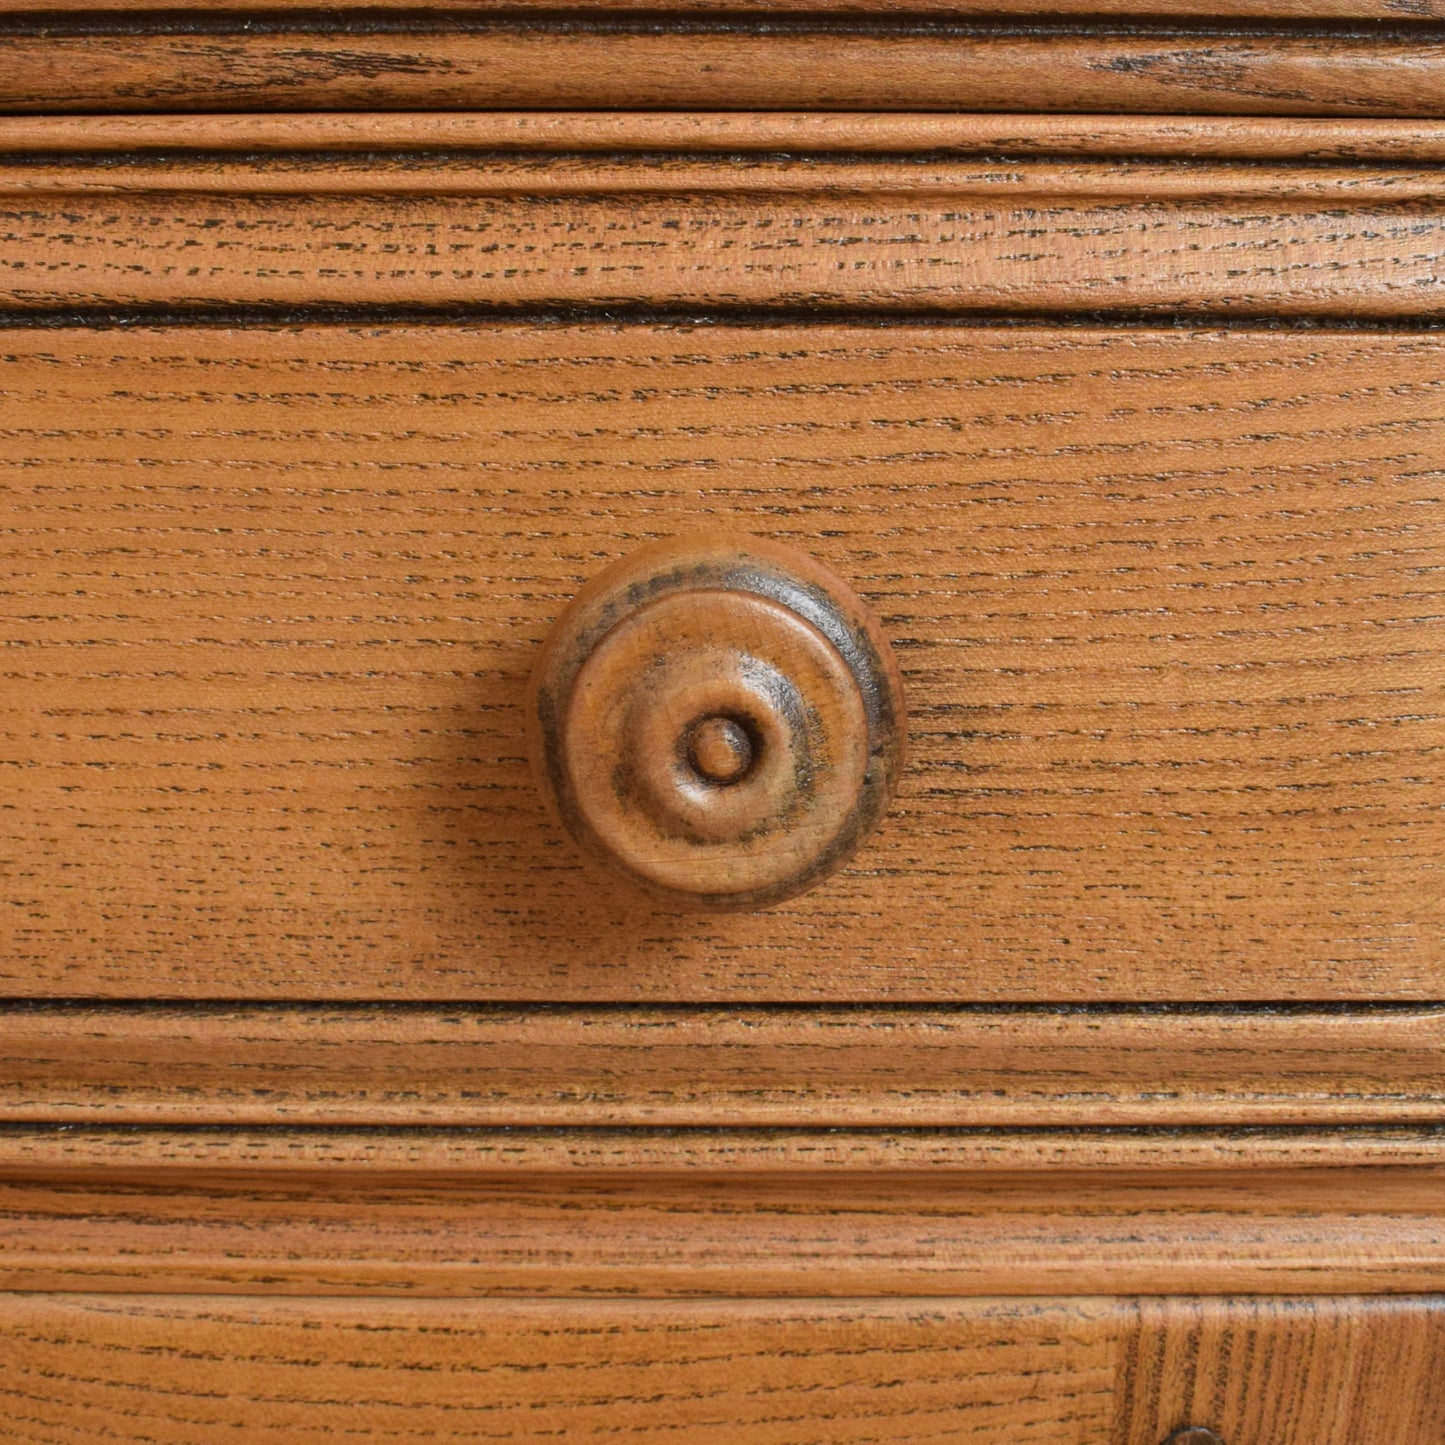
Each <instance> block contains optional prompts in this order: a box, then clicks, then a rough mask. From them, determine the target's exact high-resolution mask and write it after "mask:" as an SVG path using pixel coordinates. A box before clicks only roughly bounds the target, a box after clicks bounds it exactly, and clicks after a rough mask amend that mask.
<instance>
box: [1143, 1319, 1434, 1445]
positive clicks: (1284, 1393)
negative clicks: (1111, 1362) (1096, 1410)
mask: <svg viewBox="0 0 1445 1445" xmlns="http://www.w3.org/2000/svg"><path fill="white" fill-rule="evenodd" d="M1132 1310H1133V1311H1134V1312H1135V1313H1134V1322H1133V1325H1132V1328H1131V1329H1130V1331H1129V1334H1128V1338H1127V1342H1126V1343H1125V1344H1124V1347H1123V1351H1122V1354H1123V1368H1122V1371H1121V1376H1122V1378H1121V1388H1120V1394H1119V1414H1118V1416H1117V1417H1116V1425H1115V1429H1116V1432H1117V1438H1118V1439H1121V1440H1127V1441H1136V1440H1137V1441H1139V1442H1141V1445H1142V1442H1147V1441H1151V1440H1156V1439H1158V1438H1159V1437H1160V1436H1161V1435H1162V1433H1163V1432H1164V1431H1165V1430H1168V1429H1171V1428H1174V1427H1176V1426H1178V1425H1180V1424H1183V1423H1185V1422H1206V1423H1207V1424H1209V1425H1210V1426H1212V1427H1213V1428H1214V1429H1215V1430H1216V1431H1217V1432H1218V1434H1219V1436H1220V1437H1221V1438H1222V1439H1223V1440H1225V1441H1227V1442H1241V1445H1242V1442H1249V1441H1274V1440H1279V1441H1295V1440H1300V1441H1309V1442H1310V1445H1392V1442H1394V1441H1397V1440H1398V1441H1415V1442H1419V1445H1428V1442H1431V1441H1434V1440H1438V1439H1439V1438H1440V1431H1441V1427H1442V1424H1445V1370H1442V1369H1441V1367H1440V1361H1441V1350H1442V1346H1445V1299H1440V1298H1436V1299H1431V1300H1429V1301H1419V1300H1409V1301H1407V1300H1386V1299H1356V1300H1288V1301H1286V1300H1219V1299H1200V1300H1171V1301H1167V1302H1166V1301H1164V1300H1152V1299H1141V1300H1138V1301H1136V1302H1133V1304H1132ZM1305 1381H1308V1384H1305V1383H1304V1382H1305Z"/></svg>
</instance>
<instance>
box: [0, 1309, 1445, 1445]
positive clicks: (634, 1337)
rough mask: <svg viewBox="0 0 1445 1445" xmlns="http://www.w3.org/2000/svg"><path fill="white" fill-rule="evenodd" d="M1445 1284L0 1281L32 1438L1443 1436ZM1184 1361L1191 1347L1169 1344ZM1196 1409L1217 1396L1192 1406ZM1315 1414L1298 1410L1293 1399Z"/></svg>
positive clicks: (1415, 1444) (1089, 1441) (1077, 1442)
mask: <svg viewBox="0 0 1445 1445" xmlns="http://www.w3.org/2000/svg"><path fill="white" fill-rule="evenodd" d="M1442 1344H1445V1308H1442V1301H1441V1300H1440V1299H1439V1298H1438V1297H1432V1296H1424V1297H1413V1298H1402V1299H1396V1300H1381V1299H1368V1298H1363V1299H1362V1298H1353V1299H1352V1298H1340V1299H1330V1300H1315V1299H1310V1300H1290V1299H1277V1300H1257V1299H1221V1300H1210V1301H1205V1302H1197V1301H1187V1300H1179V1299H1170V1300H1153V1299H1149V1300H1131V1299H1124V1300H1117V1301H1113V1300H1102V1299H1092V1298H1072V1299H1071V1298H1058V1299H1047V1300H1036V1301H1034V1300H1005V1299H979V1300H898V1301H889V1302H882V1301H859V1302H847V1303H844V1302H836V1303H834V1302H827V1301H819V1300H808V1301H801V1302H798V1303H794V1304H774V1303H768V1302H764V1301H756V1300H740V1301H736V1302H732V1301H729V1302H713V1303H689V1302H682V1301H671V1302H661V1301H641V1302H635V1303H631V1304H628V1305H626V1306H620V1305H618V1304H615V1303H608V1302H604V1301H581V1300H569V1301H560V1302H542V1301H516V1302H509V1303H502V1302H489V1303H479V1302H467V1301H441V1300H417V1301H397V1300H366V1301H349V1300H284V1299H268V1300H265V1301H260V1300H254V1299H249V1300H226V1299H215V1298H211V1299H197V1298H194V1297H191V1298H188V1297H185V1296H172V1297H169V1298H166V1297H160V1298H157V1297H137V1296H123V1295H122V1296H95V1295H90V1296H86V1295H68V1296H66V1295H49V1296H47V1295H33V1296H17V1295H10V1296H6V1297H3V1298H0V1351H3V1353H4V1356H5V1359H6V1366H7V1368H6V1370H5V1371H4V1373H3V1375H0V1404H3V1408H4V1410H5V1414H6V1422H7V1438H8V1439H10V1440H11V1441H13V1442H15V1445H62V1442H67V1445H68V1442H70V1441H73V1440H75V1439H78V1438H88V1437H93V1436H94V1435H96V1434H97V1433H100V1432H102V1431H103V1433H104V1437H105V1438H106V1439H108V1440H113V1441H117V1442H131V1445H142V1442H144V1445H157V1442H164V1445H211V1442H213V1441H214V1440H216V1439H217V1438H227V1437H231V1436H235V1437H237V1438H240V1437H241V1436H243V1435H244V1438H245V1439H246V1440H247V1441H248V1442H251V1441H254V1442H256V1445H307V1442H312V1441H315V1442H321V1441H332V1440H335V1439H337V1438H344V1437H348V1436H361V1437H363V1438H378V1437H380V1438H385V1439H388V1440H395V1441H399V1442H406V1441H420V1440H437V1439H448V1440H461V1439H466V1440H477V1441H485V1440H509V1441H518V1440H522V1441H534V1440H550V1439H554V1438H556V1437H558V1436H564V1437H565V1438H567V1439H569V1440H572V1439H575V1440H597V1441H602V1440H614V1439H616V1438H617V1437H618V1434H619V1433H622V1432H625V1434H626V1435H627V1437H628V1438H629V1439H637V1440H644V1441H651V1440H674V1439H677V1438H680V1435H681V1434H682V1433H684V1432H685V1437H686V1438H687V1440H689V1441H699V1442H705V1445H725V1442H730V1441H737V1440H741V1441H746V1442H748V1445H844V1442H856V1445H863V1442H869V1441H877V1440H880V1439H886V1440H889V1441H907V1442H920V1445H921V1442H944V1441H946V1442H949V1445H1158V1442H1159V1440H1160V1439H1161V1438H1162V1434H1163V1429H1167V1428H1168V1425H1167V1423H1166V1424H1165V1425H1164V1426H1163V1428H1162V1429H1161V1426H1160V1422H1161V1421H1163V1422H1170V1421H1176V1420H1178V1419H1181V1418H1192V1419H1198V1418H1206V1419H1214V1420H1216V1421H1218V1422H1219V1424H1220V1426H1221V1429H1222V1430H1224V1431H1225V1432H1227V1433H1225V1435H1224V1438H1225V1439H1226V1440H1227V1441H1229V1442H1232V1445H1252V1442H1259V1441H1275V1440H1280V1441H1284V1440H1288V1441H1290V1442H1294V1441H1308V1442H1310V1445H1436V1442H1437V1441H1438V1439H1439V1433H1438V1425H1439V1421H1440V1419H1441V1413H1440V1411H1441V1409H1442V1406H1445V1401H1442V1398H1441V1394H1440V1378H1441V1376H1440V1371H1439V1369H1438V1361H1439V1356H1440V1350H1441V1346H1442ZM1165 1361H1167V1362H1168V1367H1169V1368H1168V1373H1167V1374H1164V1373H1163V1372H1162V1371H1161V1370H1160V1368H1159V1367H1160V1365H1162V1364H1163V1363H1164V1362H1165ZM1186 1410H1193V1411H1195V1412H1197V1413H1196V1414H1195V1415H1192V1416H1189V1415H1185V1414H1183V1413H1182V1412H1183V1411H1186ZM1295 1425H1298V1426H1300V1427H1306V1428H1302V1429H1301V1430H1300V1431H1299V1432H1298V1433H1284V1434H1276V1433H1273V1432H1274V1431H1276V1430H1278V1429H1279V1428H1280V1427H1281V1426H1283V1427H1284V1429H1286V1430H1289V1429H1290V1428H1291V1427H1293V1426H1295Z"/></svg>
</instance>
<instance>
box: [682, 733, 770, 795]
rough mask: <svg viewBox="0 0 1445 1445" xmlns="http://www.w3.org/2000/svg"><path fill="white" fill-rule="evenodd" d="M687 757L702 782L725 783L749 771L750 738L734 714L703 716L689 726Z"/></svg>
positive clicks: (741, 776)
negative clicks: (690, 727)
mask: <svg viewBox="0 0 1445 1445" xmlns="http://www.w3.org/2000/svg"><path fill="white" fill-rule="evenodd" d="M687 760H688V762H689V763H691V764H692V767H693V771H694V772H696V773H697V775H698V776H699V777H700V778H702V779H703V780H704V781H705V782H709V783H713V784H716V785H717V786H718V787H726V786H727V785H728V784H729V783H736V782H739V781H740V780H741V779H743V778H745V777H746V776H747V775H748V774H749V773H750V772H751V771H752V767H753V761H754V758H753V740H752V738H751V737H749V736H748V730H747V729H746V728H745V727H744V726H743V725H742V724H741V723H740V722H738V721H737V719H736V718H730V717H705V718H703V719H702V720H701V721H700V722H698V723H696V724H694V726H693V728H692V731H691V734H690V736H689V738H688V744H687Z"/></svg>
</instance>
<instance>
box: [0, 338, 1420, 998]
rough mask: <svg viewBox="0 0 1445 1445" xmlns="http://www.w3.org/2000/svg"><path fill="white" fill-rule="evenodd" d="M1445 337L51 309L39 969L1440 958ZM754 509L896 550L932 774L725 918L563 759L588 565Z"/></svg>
mask: <svg viewBox="0 0 1445 1445" xmlns="http://www.w3.org/2000/svg"><path fill="white" fill-rule="evenodd" d="M1442 357H1445V342H1442V341H1441V340H1440V339H1439V338H1437V337H1436V336H1434V335H1433V334H1430V333H1425V332H1414V333H1412V332H1405V333H1399V334H1391V333H1369V332H1329V331H1316V330H1309V331H1288V330H1285V331H1265V330H1254V331H1251V330H1217V329H1216V330H1208V329H1203V330H1194V331H1187V332H1176V331H1171V330H1164V329H1149V328H1133V329H1120V328H1113V329H1109V328H1089V327H1079V328H1073V327H1069V328H1058V329H1055V328H1050V327H1048V326H1032V327H1001V328H991V327H988V326H974V325H966V324H964V325H960V324H954V325H942V324H938V325H928V326H922V325H916V324H912V325H910V324H902V323H898V324H892V325H889V326H886V327H858V326H848V325H844V324H838V325H823V324H807V325H788V326H784V325H756V326H738V325H725V324H718V325H686V324H678V325H640V324H637V325H622V324H601V323H594V324H576V325H560V324H540V325H539V324H529V323H525V322H496V323H491V324H477V325H470V326H458V325H428V326H395V325H394V326H382V327H376V326H358V325H344V324H334V325H315V324H313V325H304V326H294V327H275V326H273V327H251V328H238V327H221V326H198V325H172V326H168V327H157V328H143V329H136V330H126V329H114V328H112V329H105V328H101V329H80V328H73V329H59V330H57V329H54V328H52V327H49V326H33V327H32V326H17V327H14V328H12V329H11V330H9V331H8V332H7V333H6V338H5V347H4V355H3V358H0V389H3V393H4V396H5V398H6V406H7V414H8V415H9V416H10V418H11V421H10V423H9V431H8V439H7V442H6V456H7V461H8V466H7V475H6V478H5V482H4V491H3V494H0V524H3V549H4V556H5V567H6V571H7V574H8V577H9V582H8V585H7V588H6V596H5V599H4V612H5V624H4V627H5V634H6V637H7V639H8V640H9V642H10V647H9V650H8V654H7V655H8V658H9V661H8V663H7V668H6V673H7V679H6V688H5V692H4V696H3V699H0V729H3V743H0V763H3V766H4V768H5V772H6V776H7V782H6V793H5V800H4V805H3V815H0V816H3V836H0V867H3V869H4V871H5V873H6V875H7V878H8V879H9V880H10V883H9V894H10V896H9V898H8V900H7V901H8V905H9V906H8V907H7V908H6V910H5V913H4V915H3V924H0V930H3V938H0V955H3V960H4V969H3V980H0V987H3V989H4V991H5V992H6V993H8V994H10V995H12V996H21V997H33V996H37V995H54V996H63V995H81V996H113V997H143V996H155V995H171V996H177V997H197V998H199V997H222V998H235V997H268V996H269V997H276V998H341V997H356V998H398V997H409V998H417V999H426V998H473V999H488V998H494V999H510V1000H522V999H533V1000H546V999H570V1000H578V1001H587V1002H595V1001H600V1000H609V999H611V1000H623V999H644V998H650V999H659V1000H669V999H670V1000H702V999H739V1000H741V999H747V1000H768V999H814V1000H824V999H851V1000H861V999H895V1000H901V999H918V1000H944V999H948V1000H960V999H974V1000H991V999H992V1000H1021V999H1031V998H1046V999H1051V1000H1067V999H1079V1000H1108V999H1132V1000H1145V999H1155V1000H1219V999H1258V998H1275V999H1289V998H1303V999H1330V998H1334V999H1349V998H1368V997H1380V996H1393V997H1396V998H1432V997H1438V996H1440V993H1441V989H1442V983H1445V975H1442V964H1441V959H1440V956H1439V949H1438V943H1439V939H1440V936H1441V925H1442V908H1441V900H1442V892H1441V890H1440V888H1439V886H1438V883H1439V876H1440V873H1439V859H1440V857H1441V856H1442V853H1445V811H1442V808H1441V803H1442V798H1445V775H1442V772H1441V750H1442V745H1445V711H1442V707H1441V703H1442V675H1445V674H1442V666H1441V664H1442V658H1445V647H1442V642H1441V630H1440V626H1439V610H1440V607H1439V597H1440V590H1439V589H1440V582H1439V579H1440V576H1441V575H1442V570H1441V569H1442V565H1445V507H1442V503H1441V491H1440V478H1441V474H1442V463H1445V402H1442V392H1441V386H1440V381H1439V376H1440V373H1441V361H1442ZM719 526H727V527H734V528H741V529H744V530H747V531H751V532H754V533H757V534H761V535H764V536H767V537H770V538H774V539H776V540H779V541H783V542H786V543H788V544H790V545H791V546H793V547H795V548H797V549H799V550H801V551H804V552H806V553H808V554H809V555H811V556H813V557H815V558H817V559H818V560H819V561H821V562H823V563H825V564H826V565H828V566H829V567H831V568H832V569H833V570H834V571H835V572H837V573H838V574H840V575H841V576H842V577H843V578H845V579H847V580H848V581H850V582H851V583H852V584H853V585H854V586H855V587H857V588H858V589H859V590H860V591H861V592H862V593H863V594H864V596H865V597H866V598H867V599H868V601H869V602H870V603H871V604H872V606H873V608H874V610H875V611H876V613H877V614H878V615H879V617H880V618H881V620H882V626H883V629H884V631H885V633H886V634H887V635H888V637H889V639H890V641H891V643H892V646H893V648H894V650H895V652H896V654H897V656H898V658H899V660H900V663H901V666H902V671H903V676H904V686H905V692H906V697H907V703H908V708H909V712H910V724H909V740H908V748H909V758H910V761H909V764H908V767H907V770H906V772H905V774H904V777H903V780H902V785H901V789H900V796H899V798H898V800H897V802H896V803H895V805H894V807H893V810H892V812H891V813H890V815H889V816H888V817H887V818H886V819H885V821H884V823H883V826H882V828H881V830H880V832H879V833H878V834H877V835H875V837H874V838H873V839H872V840H871V841H870V842H869V843H868V844H867V845H866V846H865V847H864V849H863V851H862V852H861V853H860V854H859V855H858V856H857V858H856V859H855V860H854V863H853V864H852V866H851V867H850V868H849V869H847V871H845V872H844V873H843V874H842V875H840V876H838V877H835V878H834V879H833V880H831V881H830V882H828V883H826V884H824V885H823V886H821V887H820V888H818V889H816V890H815V891H814V892H812V893H809V894H807V895H806V896H804V897H802V898H799V899H795V900H793V901H790V902H788V903H784V904H781V905H779V906H777V907H775V908H773V909H770V910H767V911H764V912H759V913H754V914H743V915H733V916H727V917H723V918H715V917H714V918H703V917H699V916H697V915H694V914H690V913H686V912H677V911H670V910H669V909H668V908H666V907H661V906H658V905H655V904H653V903H650V902H648V901H646V900H644V899H642V898H641V897H640V896H637V895H635V894H633V893H631V892H629V891H628V890H627V888H626V887H625V886H621V885H618V884H615V883H614V882H613V881H611V880H610V879H608V878H606V877H604V876H601V875H594V874H593V873H592V872H590V871H588V870H586V869H584V868H583V866H582V865H581V864H580V863H579V861H578V860H577V858H576V855H575V854H574V851H573V849H572V847H571V845H570V844H569V843H568V841H567V840H566V839H565V837H564V836H563V835H562V834H561V833H560V831H559V830H558V828H557V827H556V826H555V825H554V824H553V823H552V822H551V821H550V820H549V819H548V817H547V816H546V814H545V812H544V810H543V807H542V804H541V802H540V799H539V795H538V792H537V789H536V787H535V785H534V783H533V780H532V777H531V774H530V771H529V768H528V764H527V760H526V741H525V732H526V729H525V724H524V715H523V714H524V707H523V703H524V694H525V689H526V683H527V677H528V674H529V672H530V670H531V668H532V665H533V662H534V659H535V657H536V654H537V649H538V645H539V642H540V640H541V638H542V636H543V634H544V633H545V632H546V630H547V629H548V627H549V626H550V625H551V623H552V622H553V620H554V619H555V618H556V616H557V614H558V612H559V611H560V610H561V608H562V607H563V606H564V604H565V603H566V601H567V600H568V598H569V597H570V596H571V595H572V594H573V593H574V592H575V591H576V589H577V588H578V586H579V585H580V584H581V583H582V581H584V580H585V579H586V578H588V577H589V576H591V575H592V574H594V573H595V572H596V571H597V570H598V569H600V568H601V567H602V566H603V565H604V564H605V563H607V562H609V561H611V560H613V559H614V558H617V557H620V556H624V555H626V554H628V553H629V552H631V551H632V550H634V549H635V548H636V547H637V546H638V545H640V544H641V543H642V542H643V541H645V540H647V539H650V538H654V537H659V536H669V535H673V534H677V533H681V532H688V531H694V530H698V529H715V528H717V527H719Z"/></svg>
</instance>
